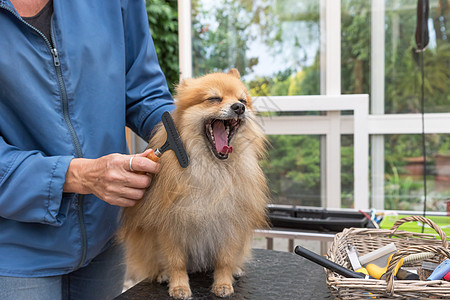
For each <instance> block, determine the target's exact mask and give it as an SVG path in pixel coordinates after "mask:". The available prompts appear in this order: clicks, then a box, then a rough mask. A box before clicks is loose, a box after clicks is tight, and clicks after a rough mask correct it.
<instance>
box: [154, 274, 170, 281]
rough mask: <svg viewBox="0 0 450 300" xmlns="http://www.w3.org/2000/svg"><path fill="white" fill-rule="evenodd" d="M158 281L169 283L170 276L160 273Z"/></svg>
mask: <svg viewBox="0 0 450 300" xmlns="http://www.w3.org/2000/svg"><path fill="white" fill-rule="evenodd" d="M156 281H157V282H158V283H164V282H169V275H168V274H167V273H159V275H158V277H156Z"/></svg>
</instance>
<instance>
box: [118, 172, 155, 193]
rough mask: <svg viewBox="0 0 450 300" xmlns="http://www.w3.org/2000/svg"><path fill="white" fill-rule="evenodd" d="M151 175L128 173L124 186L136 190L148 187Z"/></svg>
mask: <svg viewBox="0 0 450 300" xmlns="http://www.w3.org/2000/svg"><path fill="white" fill-rule="evenodd" d="M151 182H152V175H151V174H147V173H135V172H133V173H131V172H130V173H129V174H128V175H127V176H126V178H125V182H124V184H125V186H127V187H130V188H136V189H145V188H148V187H149V186H150V183H151Z"/></svg>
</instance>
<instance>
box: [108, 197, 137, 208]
mask: <svg viewBox="0 0 450 300" xmlns="http://www.w3.org/2000/svg"><path fill="white" fill-rule="evenodd" d="M104 201H105V202H107V203H109V204H111V205H115V206H120V207H131V206H135V205H136V203H137V202H138V201H136V200H131V199H127V198H114V199H110V200H104Z"/></svg>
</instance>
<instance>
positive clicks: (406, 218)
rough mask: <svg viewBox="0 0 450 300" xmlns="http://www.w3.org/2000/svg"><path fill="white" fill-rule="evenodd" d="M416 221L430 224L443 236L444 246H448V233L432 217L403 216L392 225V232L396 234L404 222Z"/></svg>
mask: <svg viewBox="0 0 450 300" xmlns="http://www.w3.org/2000/svg"><path fill="white" fill-rule="evenodd" d="M414 221H418V222H422V223H426V224H428V225H429V226H430V227H431V228H433V229H434V230H435V231H436V232H437V233H438V234H439V236H440V237H441V241H442V246H443V247H444V248H448V242H447V235H445V233H444V232H443V231H442V229H441V228H440V227H439V226H438V225H436V223H434V222H433V221H431V220H430V219H427V218H424V217H422V216H410V217H405V218H401V219H400V220H397V221H396V222H395V223H394V225H392V227H391V230H393V232H392V234H394V233H395V232H396V231H397V229H398V227H399V226H400V225H402V224H403V223H407V222H414Z"/></svg>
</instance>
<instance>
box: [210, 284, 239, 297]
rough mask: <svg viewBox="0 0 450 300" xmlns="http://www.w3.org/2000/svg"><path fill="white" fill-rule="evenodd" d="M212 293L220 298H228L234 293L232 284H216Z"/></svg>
mask: <svg viewBox="0 0 450 300" xmlns="http://www.w3.org/2000/svg"><path fill="white" fill-rule="evenodd" d="M212 292H213V293H214V294H216V296H218V297H221V298H223V297H228V296H230V295H231V294H233V293H234V289H233V286H232V285H231V284H214V285H213V287H212Z"/></svg>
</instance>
